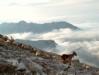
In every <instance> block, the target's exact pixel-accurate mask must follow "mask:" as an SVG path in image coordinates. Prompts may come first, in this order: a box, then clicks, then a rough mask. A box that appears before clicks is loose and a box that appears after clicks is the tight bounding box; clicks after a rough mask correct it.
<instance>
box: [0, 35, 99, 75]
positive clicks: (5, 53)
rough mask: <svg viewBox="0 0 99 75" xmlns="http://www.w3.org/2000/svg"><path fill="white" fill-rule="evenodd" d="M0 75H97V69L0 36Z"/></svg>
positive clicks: (98, 70)
mask: <svg viewBox="0 0 99 75" xmlns="http://www.w3.org/2000/svg"><path fill="white" fill-rule="evenodd" d="M0 75H99V68H95V67H92V66H90V65H87V64H84V63H81V62H80V61H79V60H72V61H71V65H70V63H69V62H68V61H67V63H66V61H65V63H64V62H63V59H62V58H61V55H58V54H55V53H51V52H45V51H43V50H41V49H38V48H34V47H32V46H30V45H27V44H24V43H18V42H16V41H15V40H14V39H13V37H11V38H8V37H7V36H3V35H0Z"/></svg>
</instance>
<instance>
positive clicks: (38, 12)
mask: <svg viewBox="0 0 99 75" xmlns="http://www.w3.org/2000/svg"><path fill="white" fill-rule="evenodd" d="M98 7H99V0H0V21H1V22H4V21H10V22H11V21H19V20H26V21H33V22H46V21H53V20H54V21H56V20H65V21H69V22H71V23H73V24H85V25H86V23H88V24H89V25H90V23H92V24H94V25H97V23H98V22H99V19H98V18H99V8H98Z"/></svg>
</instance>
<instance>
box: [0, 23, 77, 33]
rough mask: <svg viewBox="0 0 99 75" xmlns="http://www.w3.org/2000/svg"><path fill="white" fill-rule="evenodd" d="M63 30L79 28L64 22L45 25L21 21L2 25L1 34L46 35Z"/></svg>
mask: <svg viewBox="0 0 99 75" xmlns="http://www.w3.org/2000/svg"><path fill="white" fill-rule="evenodd" d="M61 28H70V29H72V30H77V29H79V28H78V27H76V26H74V25H72V24H70V23H67V22H64V21H62V22H52V23H44V24H37V23H27V22H25V21H20V22H18V23H2V24H0V33H2V34H8V33H23V32H33V33H45V32H50V31H52V30H55V29H61Z"/></svg>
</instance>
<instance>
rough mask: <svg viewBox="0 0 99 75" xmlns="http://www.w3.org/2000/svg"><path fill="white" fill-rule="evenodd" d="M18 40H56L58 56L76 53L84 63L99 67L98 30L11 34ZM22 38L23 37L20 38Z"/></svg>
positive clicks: (61, 30)
mask: <svg viewBox="0 0 99 75" xmlns="http://www.w3.org/2000/svg"><path fill="white" fill-rule="evenodd" d="M11 36H13V37H14V38H16V39H27V40H37V39H38V40H39V39H40V40H41V39H42V40H47V39H50V40H51V39H52V40H55V41H56V42H57V43H58V44H59V45H58V46H57V47H56V48H57V49H58V51H56V52H57V53H58V54H63V53H67V52H69V51H76V52H77V54H78V57H79V58H80V60H81V61H82V62H86V63H90V64H94V65H98V66H99V63H98V62H99V32H98V31H97V30H86V31H72V30H70V29H60V30H54V31H52V32H48V33H44V34H34V33H21V34H11ZM20 36H21V37H20Z"/></svg>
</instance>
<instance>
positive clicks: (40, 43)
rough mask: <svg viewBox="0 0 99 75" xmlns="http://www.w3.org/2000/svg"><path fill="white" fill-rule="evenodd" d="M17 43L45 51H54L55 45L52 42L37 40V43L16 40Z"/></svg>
mask: <svg viewBox="0 0 99 75" xmlns="http://www.w3.org/2000/svg"><path fill="white" fill-rule="evenodd" d="M16 41H17V42H20V43H24V44H28V45H31V46H32V47H36V48H39V49H42V50H46V49H51V50H53V49H55V48H56V45H57V43H56V42H55V41H53V40H38V41H29V40H19V39H17V40H16Z"/></svg>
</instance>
